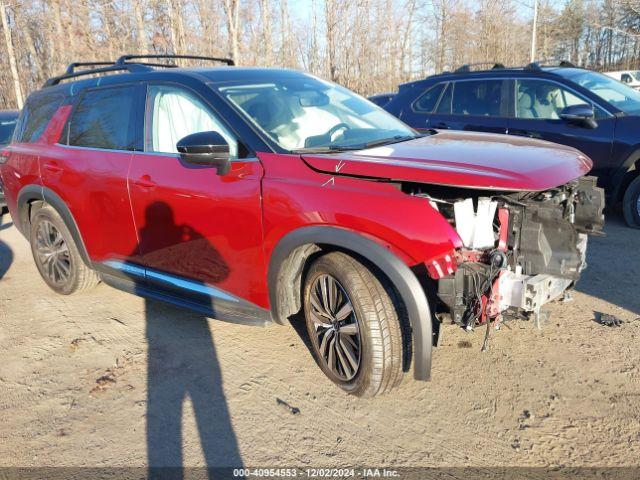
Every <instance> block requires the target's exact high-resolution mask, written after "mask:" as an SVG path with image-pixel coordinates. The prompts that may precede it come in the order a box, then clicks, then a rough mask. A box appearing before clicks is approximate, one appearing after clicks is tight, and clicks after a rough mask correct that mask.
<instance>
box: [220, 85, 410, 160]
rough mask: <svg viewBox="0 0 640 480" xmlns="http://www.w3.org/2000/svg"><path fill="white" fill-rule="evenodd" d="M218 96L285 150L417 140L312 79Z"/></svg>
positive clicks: (374, 110)
mask: <svg viewBox="0 0 640 480" xmlns="http://www.w3.org/2000/svg"><path fill="white" fill-rule="evenodd" d="M219 91H220V93H221V94H222V96H223V97H224V98H225V99H227V100H228V101H229V102H230V103H231V104H232V105H233V106H234V107H235V108H236V109H238V110H239V111H240V113H241V114H242V115H243V116H244V117H245V118H246V119H247V120H248V122H249V123H250V124H253V125H255V126H256V127H257V128H258V129H259V130H260V131H261V132H262V133H263V134H265V135H266V136H267V137H269V138H270V139H271V140H272V141H273V142H274V143H276V144H278V145H279V146H280V147H281V148H283V149H285V150H289V151H296V150H304V149H330V150H337V149H349V148H351V149H353V148H365V147H366V146H370V145H373V144H378V143H379V142H382V143H384V142H386V141H389V142H391V141H399V139H405V138H410V137H411V138H412V137H414V136H415V135H416V133H415V131H414V130H412V129H411V128H409V127H408V126H407V125H405V124H404V123H402V122H401V121H400V120H398V119H397V118H395V117H393V116H392V115H391V114H389V113H387V112H385V111H384V110H383V109H381V108H380V107H378V106H376V105H374V104H373V103H371V102H369V101H368V100H365V99H364V98H362V97H360V96H358V95H356V94H355V93H353V92H351V91H350V90H347V89H346V88H343V87H340V86H338V85H335V84H333V83H329V82H325V81H323V80H320V79H317V78H315V77H311V76H306V75H304V76H303V75H301V76H299V77H293V78H292V77H288V78H282V79H277V80H274V81H268V82H264V83H252V84H243V85H234V86H227V87H220V88H219Z"/></svg>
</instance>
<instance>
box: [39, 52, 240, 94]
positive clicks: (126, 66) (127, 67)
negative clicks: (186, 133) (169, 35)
mask: <svg viewBox="0 0 640 480" xmlns="http://www.w3.org/2000/svg"><path fill="white" fill-rule="evenodd" d="M137 58H140V59H144V58H148V59H161V58H181V59H189V60H209V61H214V62H222V63H226V64H227V65H229V66H232V65H234V63H233V60H231V59H230V58H216V57H203V56H199V55H157V54H154V55H122V56H121V57H120V58H118V59H117V60H116V61H115V62H113V61H99V62H73V63H70V64H69V66H68V67H67V70H66V71H65V73H63V74H62V75H58V76H56V77H51V78H49V79H48V80H47V81H46V82H45V84H44V86H45V87H51V86H53V85H58V84H59V83H60V82H61V81H63V80H68V79H70V78H78V77H84V76H87V75H95V74H100V73H109V72H123V71H126V72H129V73H135V72H147V71H150V70H153V67H162V68H176V67H177V65H175V64H172V63H158V62H130V61H128V60H134V59H137ZM78 67H98V68H89V69H87V70H76V68H78Z"/></svg>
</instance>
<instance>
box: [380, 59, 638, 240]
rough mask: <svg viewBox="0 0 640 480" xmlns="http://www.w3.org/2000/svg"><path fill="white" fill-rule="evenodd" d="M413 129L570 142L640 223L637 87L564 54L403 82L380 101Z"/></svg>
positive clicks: (610, 193) (610, 194) (601, 183)
mask: <svg viewBox="0 0 640 480" xmlns="http://www.w3.org/2000/svg"><path fill="white" fill-rule="evenodd" d="M383 108H384V109H385V110H387V111H388V112H390V113H392V114H394V115H395V116H397V117H398V118H400V119H401V120H403V121H404V122H405V123H407V124H409V125H410V126H412V127H414V128H416V129H417V130H430V129H454V130H474V131H479V132H493V133H501V134H507V135H520V136H526V137H532V138H538V139H543V140H549V141H551V142H556V143H560V144H564V145H569V146H572V147H575V148H577V149H579V150H581V151H582V152H584V153H586V154H587V155H588V156H589V157H591V159H592V160H593V163H594V167H593V171H592V173H593V174H594V175H596V176H597V177H598V182H599V186H601V187H604V188H605V190H606V192H607V198H608V201H609V203H611V204H613V203H618V202H622V204H623V210H624V216H625V220H626V222H627V223H628V224H629V225H630V226H633V227H636V228H640V92H638V91H636V90H634V89H632V88H630V87H628V86H626V85H624V84H623V83H621V82H618V81H616V80H614V79H612V78H610V77H607V76H605V75H602V74H600V73H597V72H592V71H589V70H584V69H581V68H576V67H575V66H573V65H572V64H570V63H568V62H561V63H560V64H559V65H556V66H546V65H545V66H543V65H539V64H538V63H532V64H530V65H527V66H526V67H523V68H505V67H504V66H503V65H501V64H494V65H493V67H491V68H489V69H487V70H474V69H472V68H471V66H470V65H465V66H463V67H461V68H459V69H457V70H456V71H455V72H445V73H442V74H438V75H434V76H431V77H428V78H426V79H423V80H417V81H414V82H410V83H405V84H403V85H400V87H399V90H398V93H397V94H396V95H395V96H394V97H393V98H391V99H390V100H389V102H388V103H386V104H384V107H383Z"/></svg>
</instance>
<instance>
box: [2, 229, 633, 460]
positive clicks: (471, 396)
mask: <svg viewBox="0 0 640 480" xmlns="http://www.w3.org/2000/svg"><path fill="white" fill-rule="evenodd" d="M8 222H10V219H9V218H8V217H5V224H4V225H2V226H0V466H51V465H62V466H145V465H147V462H148V459H150V460H151V461H152V462H153V463H154V464H156V465H181V464H183V465H187V466H201V465H206V464H208V465H209V466H217V465H234V464H235V465H237V464H244V465H245V466H263V467H265V466H266V467H268V466H282V467H290V466H297V467H305V466H335V467H340V466H346V465H354V464H356V465H365V466H367V465H373V466H380V465H392V466H426V465H428V466H461V465H465V466H513V465H518V466H556V465H570V466H622V465H638V463H639V460H638V459H639V458H640V367H639V365H640V347H639V342H638V340H639V339H640V319H639V318H638V317H640V294H639V292H640V288H639V287H640V280H639V279H640V255H638V250H637V249H638V241H639V240H640V231H634V230H631V229H628V228H626V227H624V226H623V225H622V222H621V220H620V219H619V218H618V217H616V216H613V218H609V220H608V224H607V227H606V231H607V234H608V236H607V238H595V239H592V243H591V245H590V250H589V269H588V270H587V271H586V272H585V274H584V276H583V279H582V281H581V283H580V284H579V286H578V289H577V292H576V293H575V294H574V301H573V302H570V303H563V304H560V303H554V304H552V305H551V306H550V308H549V310H550V312H551V317H550V320H549V322H548V323H546V324H544V325H543V328H542V330H540V331H538V330H536V329H535V328H534V327H533V325H532V324H531V323H529V322H512V323H510V324H507V326H506V327H503V328H502V329H501V330H500V331H498V332H496V333H494V334H493V335H492V338H491V343H490V348H489V351H488V352H485V353H481V352H480V346H481V344H482V338H483V335H484V329H478V330H476V331H475V332H471V333H465V332H463V331H461V330H460V329H458V328H456V327H453V326H447V327H445V328H444V329H443V342H442V345H441V346H440V347H439V348H437V349H436V352H435V357H434V370H433V380H432V381H431V382H430V383H415V382H413V381H412V380H410V379H407V380H406V381H405V382H404V383H403V385H402V386H401V387H400V388H399V389H398V390H396V391H394V392H393V393H392V394H390V395H387V396H383V397H379V398H376V399H373V400H360V399H357V398H352V397H349V396H346V395H344V394H343V393H342V392H341V391H339V390H338V389H337V388H335V387H333V386H332V384H331V383H330V382H329V381H328V380H327V379H325V377H324V376H323V375H322V373H321V372H320V370H319V369H318V368H317V367H316V365H315V363H314V361H313V360H312V358H311V356H310V355H309V352H308V350H307V348H306V346H305V344H304V343H303V341H302V340H301V338H300V337H299V336H298V334H297V333H296V331H295V330H293V329H287V328H284V327H279V326H272V327H268V328H255V327H253V328H252V327H244V326H238V325H232V324H225V323H221V322H216V321H215V320H211V319H208V318H204V317H202V316H201V315H198V314H193V313H191V312H188V311H182V310H179V309H176V308H173V307H170V306H167V305H164V304H161V303H157V302H151V301H147V302H145V300H143V299H141V298H137V297H135V296H132V295H129V294H126V293H122V292H119V291H117V290H114V289H112V288H110V287H108V286H105V285H100V286H99V287H98V288H96V289H95V290H93V291H91V292H89V293H86V294H81V295H79V296H72V297H62V296H57V295H55V294H54V293H53V292H52V291H50V290H49V289H48V288H47V287H46V285H45V284H44V282H43V281H42V280H41V279H40V277H39V275H38V273H37V271H36V268H35V266H34V264H33V262H32V259H31V253H30V250H29V245H28V243H27V241H26V240H25V239H24V238H23V237H22V236H21V235H20V234H19V233H18V232H17V230H16V229H15V228H14V227H13V226H12V225H11V224H10V223H8ZM599 313H609V314H614V315H616V316H617V317H619V318H620V319H622V320H623V322H624V323H623V324H622V326H620V327H606V326H602V325H599V324H598V323H596V322H595V321H594V317H595V315H597V314H599ZM507 327H508V328H507ZM277 399H280V400H282V401H284V402H286V404H288V405H289V406H291V407H295V408H296V409H299V413H297V414H294V413H292V411H291V409H289V408H288V407H287V405H286V404H282V403H279V402H278V401H277ZM181 452H182V453H181Z"/></svg>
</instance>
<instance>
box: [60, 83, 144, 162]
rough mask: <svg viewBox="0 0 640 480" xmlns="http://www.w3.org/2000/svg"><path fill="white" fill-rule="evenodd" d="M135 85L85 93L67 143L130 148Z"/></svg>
mask: <svg viewBox="0 0 640 480" xmlns="http://www.w3.org/2000/svg"><path fill="white" fill-rule="evenodd" d="M134 104H135V87H133V86H130V87H129V86H127V87H119V88H103V89H99V90H90V91H88V92H86V93H85V94H84V96H83V97H82V99H81V100H80V103H78V106H77V107H76V109H75V111H74V113H73V116H72V117H71V120H70V121H69V125H68V144H69V145H74V146H77V147H90V148H104V149H108V150H131V149H132V147H133V145H132V138H133V135H132V133H131V132H132V130H133V127H134V122H133V116H134Z"/></svg>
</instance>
